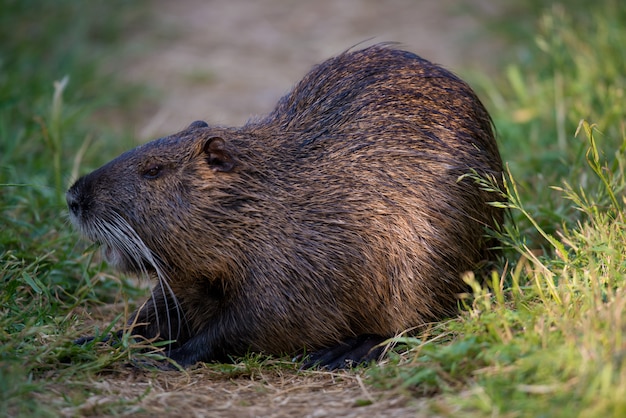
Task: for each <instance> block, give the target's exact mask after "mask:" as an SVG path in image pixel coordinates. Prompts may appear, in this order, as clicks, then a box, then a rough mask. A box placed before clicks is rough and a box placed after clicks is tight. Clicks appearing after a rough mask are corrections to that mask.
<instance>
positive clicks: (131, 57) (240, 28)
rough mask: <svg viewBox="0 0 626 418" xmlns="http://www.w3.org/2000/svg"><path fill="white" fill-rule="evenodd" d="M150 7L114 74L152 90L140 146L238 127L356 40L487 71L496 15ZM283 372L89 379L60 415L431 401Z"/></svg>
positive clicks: (332, 2) (224, 5)
mask: <svg viewBox="0 0 626 418" xmlns="http://www.w3.org/2000/svg"><path fill="white" fill-rule="evenodd" d="M151 9H152V12H153V13H154V15H153V16H152V19H151V20H150V21H149V23H147V24H146V26H145V27H140V28H133V30H132V31H131V32H132V35H131V36H130V37H129V39H128V50H129V51H130V52H131V53H129V54H128V55H127V57H126V58H125V59H124V60H122V61H120V62H117V63H116V65H115V68H114V70H115V71H118V72H120V73H121V74H122V75H123V76H124V77H126V78H127V79H129V80H134V81H140V82H141V83H144V84H146V85H148V86H149V87H151V88H152V89H154V90H155V91H157V92H158V94H159V99H158V100H157V101H156V104H155V103H151V104H146V106H145V108H143V109H141V110H140V115H141V117H140V118H139V119H138V120H135V121H134V122H133V123H134V126H135V131H136V133H137V138H138V141H142V142H143V141H145V140H147V139H151V138H154V137H157V136H161V135H165V134H169V133H174V132H176V131H178V130H180V129H182V128H184V127H185V126H187V125H188V124H189V123H190V122H192V121H194V120H198V119H202V120H206V121H207V122H209V123H211V124H218V125H241V124H243V123H244V122H245V121H246V120H248V119H249V118H251V117H254V116H255V115H262V114H265V113H267V112H269V111H271V109H272V107H273V105H274V104H275V103H276V101H277V100H278V98H279V97H280V96H282V95H283V94H285V93H286V92H287V91H288V90H289V89H290V88H291V87H292V86H293V85H294V84H295V83H296V82H297V81H298V80H299V79H300V78H301V77H302V76H303V75H304V74H305V73H306V72H307V71H308V69H310V67H311V66H312V65H314V64H316V63H318V62H320V61H322V60H323V59H325V58H328V57H330V56H332V55H335V54H337V53H340V52H342V51H343V50H346V49H348V48H350V47H352V46H354V45H356V44H359V43H362V42H364V45H367V44H373V43H377V42H384V41H397V42H400V43H401V45H402V46H403V47H404V48H406V49H408V50H411V51H413V52H416V53H418V54H419V55H422V56H424V57H425V58H428V59H430V60H432V61H435V62H438V63H440V64H442V65H444V66H445V67H447V68H450V69H452V70H453V71H456V72H461V73H462V72H464V71H468V70H471V71H485V72H489V71H490V70H491V67H490V62H493V59H492V58H493V56H494V55H495V54H497V52H498V48H499V46H498V43H497V42H495V41H494V40H493V39H490V38H489V37H488V35H487V33H486V31H485V30H484V29H483V27H482V20H481V19H482V18H483V17H485V16H493V15H494V14H497V13H498V9H497V8H496V7H495V6H494V5H493V4H491V3H490V2H489V1H488V0H456V1H455V0H437V1H425V0H389V1H378V0H343V1H340V0H317V1H315V2H312V1H309V2H304V1H302V2H300V1H287V0H257V1H235V0H214V1H202V0H182V1H165V0H153V2H152V6H151ZM286 370H287V371H285V369H283V370H282V371H278V372H277V371H269V372H268V373H267V374H263V373H261V374H258V373H257V374H243V375H241V376H237V377H229V375H224V374H219V373H215V372H213V371H211V370H209V369H206V368H203V367H200V368H199V369H196V370H193V371H190V372H189V373H188V374H185V373H179V372H163V373H152V372H141V371H136V370H135V371H133V372H124V371H121V372H120V371H118V372H116V373H114V374H113V375H111V376H102V379H101V380H100V381H99V382H93V384H94V385H95V386H97V387H98V388H99V389H101V390H102V392H103V393H105V395H103V396H98V397H94V398H92V399H90V400H89V401H88V402H87V403H86V404H84V405H82V406H81V407H79V408H77V409H73V410H71V411H70V410H68V411H66V412H67V414H68V415H85V414H86V415H93V414H95V415H100V413H101V412H102V409H101V408H100V407H99V405H100V404H102V403H108V402H111V400H112V399H117V400H119V401H123V400H124V399H126V400H133V399H137V398H141V401H140V402H139V405H138V406H137V409H136V411H135V412H136V415H138V416H155V415H159V416H164V415H168V416H223V417H257V416H258V417H261V416H262V417H265V416H268V417H295V416H299V417H326V416H337V417H360V416H369V417H378V416H390V417H391V416H397V417H400V416H433V410H432V409H430V410H429V408H427V407H426V405H427V404H428V403H432V402H433V401H434V402H436V399H433V398H428V399H420V398H413V397H411V396H409V395H407V394H406V393H404V392H401V391H398V390H393V391H384V390H381V389H375V388H373V387H368V386H367V385H366V384H364V383H363V379H364V378H363V377H362V376H361V374H360V373H358V372H342V373H334V374H333V373H320V372H307V373H298V372H296V371H291V372H290V371H288V370H289V369H288V368H287V369H286ZM106 394H110V396H109V395H106ZM360 401H365V402H364V403H365V404H366V405H363V406H359V405H361V403H362V402H360ZM451 413H452V411H449V412H448V413H444V415H448V414H451Z"/></svg>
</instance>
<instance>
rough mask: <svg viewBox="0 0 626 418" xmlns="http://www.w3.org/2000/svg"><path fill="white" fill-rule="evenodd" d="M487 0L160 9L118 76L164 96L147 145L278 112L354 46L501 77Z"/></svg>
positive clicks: (224, 2)
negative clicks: (322, 67)
mask: <svg viewBox="0 0 626 418" xmlns="http://www.w3.org/2000/svg"><path fill="white" fill-rule="evenodd" d="M497 3H498V2H493V1H491V2H490V1H488V0H462V1H454V0H440V1H419V0H418V1H416V0H390V1H376V0H347V1H345V0H344V1H337V0H320V1H315V2H299V1H285V0H260V1H230V0H214V1H201V0H185V1H181V2H167V1H152V2H149V3H147V4H146V6H147V7H149V10H150V12H151V14H152V18H151V19H150V22H149V24H145V25H141V22H137V24H136V26H137V27H135V28H133V30H132V32H131V33H130V36H128V38H127V43H128V46H129V47H130V48H131V49H132V51H133V54H132V55H130V56H125V57H124V59H123V60H122V62H117V63H113V65H112V68H114V69H115V70H116V71H120V72H121V73H122V74H123V76H124V77H125V78H127V79H129V80H132V81H135V82H142V83H147V84H149V85H151V86H154V87H158V89H159V90H160V91H161V92H162V93H164V95H163V96H162V100H160V101H159V103H158V105H157V106H156V107H155V108H153V109H151V110H150V111H147V112H146V114H145V115H143V117H142V119H141V120H140V121H138V125H137V127H138V129H139V131H138V133H139V136H141V137H152V136H155V135H160V134H163V133H168V132H173V131H176V130H178V129H180V128H183V127H184V126H185V124H186V123H188V122H190V121H192V120H195V119H204V120H207V121H209V122H210V123H217V124H230V125H238V124H241V123H243V122H245V120H246V119H247V118H248V117H250V116H251V115H254V114H264V113H267V112H269V111H270V110H271V109H272V106H273V105H274V104H275V103H276V101H277V100H278V98H279V97H280V96H282V95H283V94H285V93H286V92H287V91H288V90H289V89H290V87H291V86H292V85H293V84H295V83H296V82H297V81H298V80H299V79H300V78H301V77H302V76H303V75H304V74H305V73H306V72H307V71H308V70H309V69H310V67H311V66H312V65H314V64H316V63H319V62H321V61H322V60H324V59H326V58H329V57H331V56H333V55H336V54H338V53H340V52H342V51H344V50H346V49H348V48H350V47H353V46H355V45H358V46H365V45H369V44H372V43H378V42H385V41H393V42H399V43H400V45H401V46H402V47H403V48H406V49H408V50H411V51H413V52H416V53H418V54H419V55H422V56H424V57H426V58H428V59H430V60H431V61H435V62H437V63H440V64H442V65H444V66H446V67H448V68H450V69H452V70H463V69H465V70H467V69H470V68H473V69H476V71H484V72H489V71H494V65H493V64H494V63H495V60H494V56H496V55H497V53H498V50H499V48H501V46H502V43H501V42H499V41H498V39H497V38H495V37H490V36H489V33H488V31H487V30H486V28H485V25H486V24H487V23H486V22H487V21H488V19H493V18H495V17H496V16H497V15H498V13H501V12H503V11H502V10H500V9H499V8H498V6H497Z"/></svg>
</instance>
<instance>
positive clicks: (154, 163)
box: [66, 121, 236, 277]
mask: <svg viewBox="0 0 626 418" xmlns="http://www.w3.org/2000/svg"><path fill="white" fill-rule="evenodd" d="M235 166H236V164H235V160H234V158H233V157H232V155H231V153H230V152H229V151H228V150H227V146H226V143H225V141H224V140H223V139H222V137H221V136H220V135H219V134H218V135H215V130H212V129H211V128H209V127H208V125H207V124H206V123H205V122H201V121H198V122H194V123H192V124H191V125H190V126H189V127H188V128H187V129H186V130H184V131H182V132H180V133H178V134H175V135H172V136H168V137H165V138H161V139H158V140H155V141H152V142H150V143H147V144H144V145H141V146H139V147H137V148H135V149H133V150H131V151H128V152H126V153H124V154H122V155H120V156H119V157H118V158H116V159H114V160H113V161H111V162H109V163H108V164H106V165H104V166H102V167H100V168H99V169H97V170H95V171H93V172H92V173H90V174H88V175H86V176H84V177H82V178H80V179H78V181H76V183H75V184H74V185H73V186H72V187H71V188H70V189H69V190H68V192H67V195H66V198H67V205H68V207H69V211H70V219H71V221H72V223H73V224H74V225H75V226H76V227H77V228H78V230H79V231H80V232H81V233H82V234H83V235H84V236H85V237H87V238H88V239H90V240H92V241H94V242H96V243H98V244H100V245H101V246H102V249H103V253H104V255H105V258H106V259H107V260H108V261H109V262H110V263H111V264H112V265H113V266H114V267H116V268H117V269H119V270H120V271H125V272H136V273H148V272H156V273H159V277H162V275H161V273H162V272H163V273H165V272H164V271H162V270H163V269H164V267H167V269H168V270H170V269H171V268H176V267H179V266H177V265H176V264H177V261H178V262H179V263H181V265H182V264H183V263H185V262H186V260H187V259H188V257H185V254H189V251H188V250H189V249H188V248H186V247H187V246H188V245H189V244H188V243H186V242H179V241H180V239H179V238H178V237H179V236H180V233H181V231H182V232H184V231H185V230H186V229H190V228H194V225H192V224H190V223H189V222H187V220H188V219H189V218H191V217H192V216H193V211H194V204H193V203H191V202H190V199H191V198H190V197H189V194H190V190H191V189H194V188H197V187H198V186H199V185H201V187H202V188H203V189H204V191H205V192H207V193H206V198H207V199H210V198H211V193H210V190H211V187H212V180H214V179H216V178H217V177H218V176H219V175H221V174H224V173H230V172H232V171H234V168H235Z"/></svg>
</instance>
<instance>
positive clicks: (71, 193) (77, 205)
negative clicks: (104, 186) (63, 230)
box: [65, 177, 91, 216]
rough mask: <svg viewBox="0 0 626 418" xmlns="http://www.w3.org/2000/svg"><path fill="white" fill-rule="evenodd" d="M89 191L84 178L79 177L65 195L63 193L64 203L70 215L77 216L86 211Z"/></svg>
mask: <svg viewBox="0 0 626 418" xmlns="http://www.w3.org/2000/svg"><path fill="white" fill-rule="evenodd" d="M90 189H91V187H90V186H89V183H88V182H87V181H86V180H85V177H81V178H79V179H78V180H77V181H76V183H74V185H73V186H72V187H70V189H69V190H68V191H67V193H65V201H66V202H67V207H68V208H69V210H70V213H72V215H75V216H79V215H80V214H81V213H84V212H85V210H87V209H88V206H89V203H88V202H89V190H90Z"/></svg>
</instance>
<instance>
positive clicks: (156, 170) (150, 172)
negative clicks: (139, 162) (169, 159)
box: [143, 165, 163, 180]
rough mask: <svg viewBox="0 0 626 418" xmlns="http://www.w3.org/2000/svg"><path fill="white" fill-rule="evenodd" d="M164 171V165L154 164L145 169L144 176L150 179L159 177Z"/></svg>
mask: <svg viewBox="0 0 626 418" xmlns="http://www.w3.org/2000/svg"><path fill="white" fill-rule="evenodd" d="M162 172H163V166H162V165H153V166H150V167H148V168H147V169H145V170H144V171H143V176H144V177H145V178H147V179H149V180H153V179H156V178H158V177H159V176H160V175H161V173H162Z"/></svg>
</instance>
